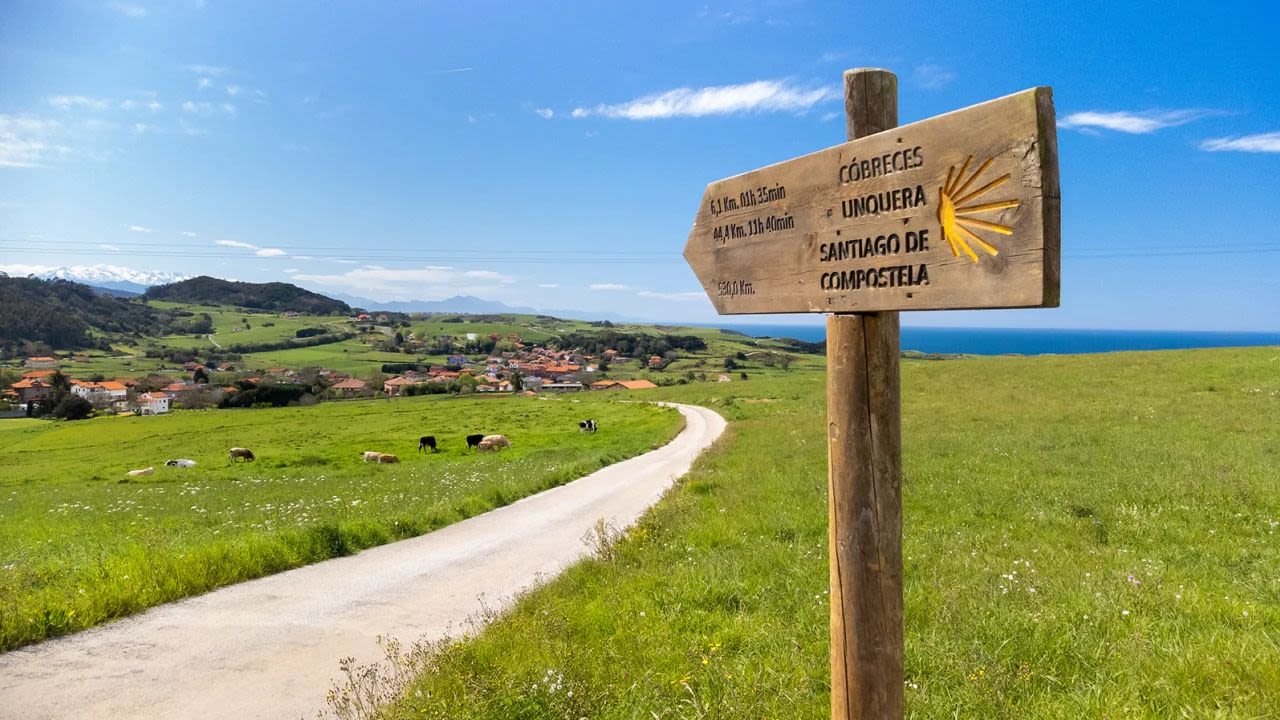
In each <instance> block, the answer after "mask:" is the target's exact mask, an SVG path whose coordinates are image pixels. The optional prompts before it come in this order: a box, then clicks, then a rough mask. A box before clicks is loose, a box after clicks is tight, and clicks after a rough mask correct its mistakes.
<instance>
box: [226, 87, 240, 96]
mask: <svg viewBox="0 0 1280 720" xmlns="http://www.w3.org/2000/svg"><path fill="white" fill-rule="evenodd" d="M241 90H243V88H241V87H240V86H239V85H228V86H227V87H226V91H227V94H228V95H230V96H231V97H235V96H236V95H239V94H240V92H241Z"/></svg>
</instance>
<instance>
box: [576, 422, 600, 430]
mask: <svg viewBox="0 0 1280 720" xmlns="http://www.w3.org/2000/svg"><path fill="white" fill-rule="evenodd" d="M578 430H580V431H582V432H595V431H596V421H595V420H583V421H582V422H580V423H578Z"/></svg>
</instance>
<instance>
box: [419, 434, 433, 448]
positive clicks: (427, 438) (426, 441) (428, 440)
mask: <svg viewBox="0 0 1280 720" xmlns="http://www.w3.org/2000/svg"><path fill="white" fill-rule="evenodd" d="M423 448H431V452H435V451H436V436H435V435H423V436H422V437H420V438H418V452H422V449H423Z"/></svg>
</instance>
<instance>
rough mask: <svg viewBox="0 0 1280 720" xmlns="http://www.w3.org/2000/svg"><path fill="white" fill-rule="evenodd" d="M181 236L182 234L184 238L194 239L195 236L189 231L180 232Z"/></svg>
mask: <svg viewBox="0 0 1280 720" xmlns="http://www.w3.org/2000/svg"><path fill="white" fill-rule="evenodd" d="M182 234H183V235H184V236H185V237H195V236H196V234H195V233H193V232H191V231H190V230H183V231H182Z"/></svg>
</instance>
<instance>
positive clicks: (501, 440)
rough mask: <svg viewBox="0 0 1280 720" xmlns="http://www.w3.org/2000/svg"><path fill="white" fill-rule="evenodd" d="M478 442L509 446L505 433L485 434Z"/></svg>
mask: <svg viewBox="0 0 1280 720" xmlns="http://www.w3.org/2000/svg"><path fill="white" fill-rule="evenodd" d="M480 442H482V443H489V446H490V447H494V448H504V447H505V448H509V447H511V441H510V440H508V439H507V436H506V435H485V436H484V439H483V440H481V441H480Z"/></svg>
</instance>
